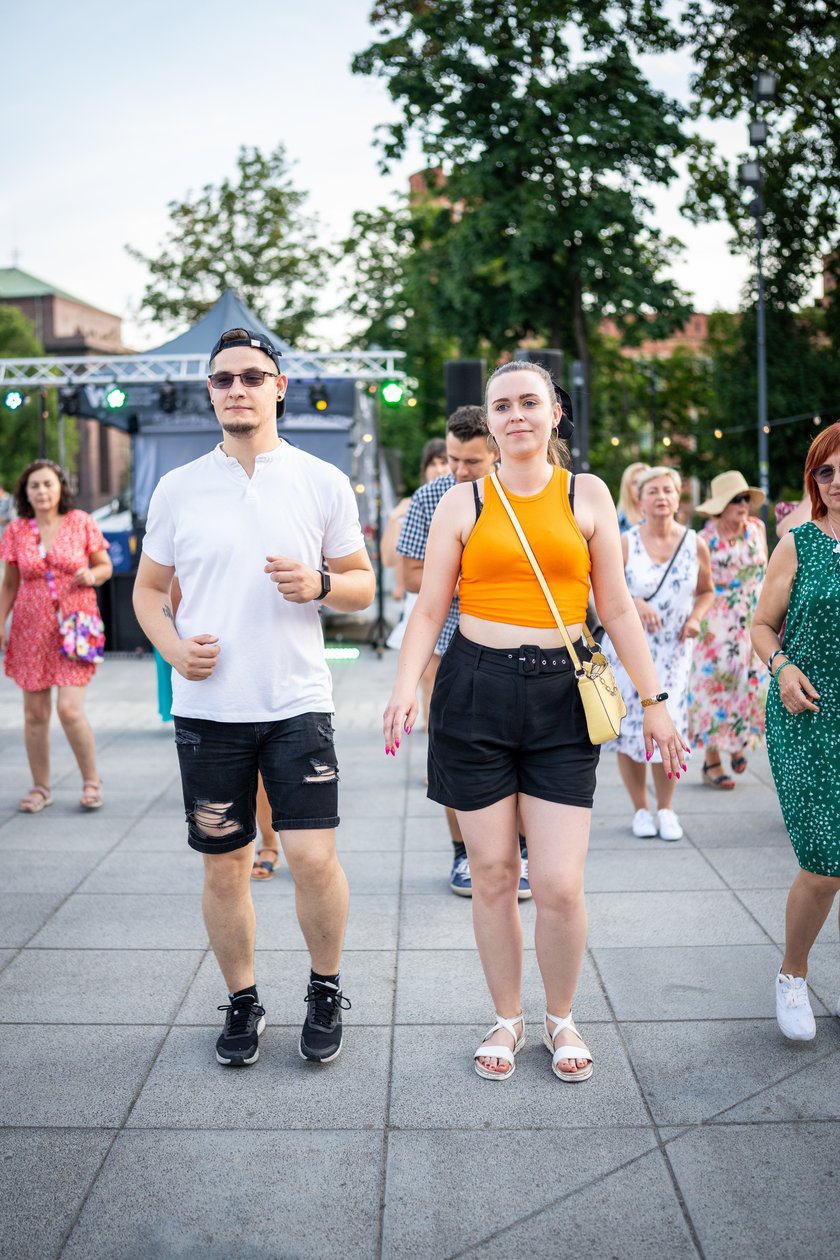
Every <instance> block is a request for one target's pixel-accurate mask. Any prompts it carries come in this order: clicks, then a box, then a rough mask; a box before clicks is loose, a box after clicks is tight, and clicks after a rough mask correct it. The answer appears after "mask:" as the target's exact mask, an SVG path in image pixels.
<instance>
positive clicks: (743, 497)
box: [729, 494, 750, 503]
mask: <svg viewBox="0 0 840 1260" xmlns="http://www.w3.org/2000/svg"><path fill="white" fill-rule="evenodd" d="M749 501H750V495H748V494H736V495H735V498H734V499H730V500H729V502H730V503H749Z"/></svg>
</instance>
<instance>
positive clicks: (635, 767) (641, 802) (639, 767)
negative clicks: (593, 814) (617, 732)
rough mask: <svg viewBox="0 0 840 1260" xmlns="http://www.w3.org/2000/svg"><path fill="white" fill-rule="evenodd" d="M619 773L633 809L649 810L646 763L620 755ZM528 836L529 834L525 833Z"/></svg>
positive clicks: (623, 754) (625, 754)
mask: <svg viewBox="0 0 840 1260" xmlns="http://www.w3.org/2000/svg"><path fill="white" fill-rule="evenodd" d="M617 756H618V772H619V774H620V775H621V782H622V783H623V784H624V786H625V787H626V788H627V793H628V795H629V797H630V800H631V801H632V802H633V809H634V811H635V810H638V809H647V808H648V795H647V765H646V763H645V762H644V761H634V760H633V758H632V757H628V756H627V753H618V754H617ZM525 834H526V835H527V832H526V833H525Z"/></svg>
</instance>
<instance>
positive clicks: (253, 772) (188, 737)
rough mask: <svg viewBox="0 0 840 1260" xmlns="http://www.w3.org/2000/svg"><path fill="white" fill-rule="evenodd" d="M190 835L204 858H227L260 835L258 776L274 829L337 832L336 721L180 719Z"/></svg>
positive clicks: (310, 717)
mask: <svg viewBox="0 0 840 1260" xmlns="http://www.w3.org/2000/svg"><path fill="white" fill-rule="evenodd" d="M175 745H176V747H177V749H178V761H179V763H180V767H181V787H182V789H183V792H184V810H185V811H186V816H187V824H188V835H187V841H188V843H189V845H190V847H191V848H193V849H197V850H198V852H199V853H230V852H232V851H233V850H234V849H241V848H244V846H245V845H246V844H250V843H251V841H252V840H253V839H254V837H255V836H256V834H257V820H256V807H257V772H258V771H259V773H260V774H261V775H262V780H263V783H264V784H265V790H266V793H267V795H268V800H269V803H270V805H271V821H272V826H273V827H274V830H275V831H301V830H305V829H309V830H313V829H316V828H327V827H337V826H338V822H339V818H338V762H337V761H336V755H335V745H334V742H333V726H332V715H331V714H329V713H301V714H299V715H298V716H297V717H291V718H283V719H281V720H280V721H278V722H211V721H208V720H207V719H205V718H186V717H176V718H175Z"/></svg>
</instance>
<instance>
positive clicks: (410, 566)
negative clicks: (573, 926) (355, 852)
mask: <svg viewBox="0 0 840 1260" xmlns="http://www.w3.org/2000/svg"><path fill="white" fill-rule="evenodd" d="M446 458H447V459H448V460H449V467H450V469H451V471H450V472H448V473H446V474H445V475H444V476H443V477H437V478H435V480H434V481H430V482H428V483H427V484H426V485H424V486H421V487H420V489H419V490H417V491H415V493H414V494H413V496H412V499H411V504H410V506H409V509H408V512H407V514H406V518H405V520H404V521H403V526H402V529H401V530H400V537H399V542H398V543H397V551H398V552H399V553H400V555H401V556H403V557H404V561H405V563H404V565H403V579H404V583H405V589H406V590H407V591H419V590H420V583H421V581H422V578H423V562H424V560H425V558H426V543H427V541H428V538H429V528H430V526H431V524H432V517H433V516H434V514H435V508H436V507H437V505H438V504H439V503H440V501H441V499H442V498H443V496H444V495H445V494H446V492H447V490H450V489H451V488H452V486H454V485H456V484H458V483H460V482H463V481H478V480H479V479H480V478H482V477H488V476H489V475H490V473H491V472H492V471H493V465H494V463H495V460H496V456H495V453H494V451H493V450H491V448H490V445H489V443H488V437H487V425H486V424H485V422H484V412H483V410H482V409H481V407H471V406H468V407H458V409H457V410H456V411H453V413H452V415H451V416H450V417H449V421H448V423H447V426H446ZM460 611H461V610H460V605H459V603H458V592H457V590H456V592H455V594H454V595H453V596H452V603H451V604H450V606H449V612H448V614H447V617H446V621H445V622H444V625H443V629H442V630H441V632H440V638H439V639H438V641H437V643H436V644H435V652H434V656H433V657H432V663H433V666H434V670H433V672H434V673H436V672H437V667H438V665H439V664H440V658H441V657H442V656H443V654H444V652H445V651H446V649H447V648H448V647H449V644H450V641H451V639H452V636H453V634H454V633H455V631H456V630H457V629H458V620H459V617H460ZM444 808H445V809H446V821H447V822H448V824H449V833H450V835H451V836H452V844H453V847H454V849H455V856H454V859H453V863H452V872H451V874H450V878H449V887H450V888H451V889H452V891H453V892H454V893H457V895H458V896H459V897H471V896H472V878H471V876H470V865H469V861H468V860H467V850H466V848H465V846H464V840H463V837H462V836H461V828H460V827H459V826H458V819H457V817H456V815H455V811H454V809H449V808H448V807H447V806H444ZM523 843H524V841H522V839H521V838H520V848H522V845H523ZM519 895H520V897H521V898H522V897H530V895H531V890H530V887H529V885H528V876H527V857H526V858H523V864H522V878H521V879H520V881H519Z"/></svg>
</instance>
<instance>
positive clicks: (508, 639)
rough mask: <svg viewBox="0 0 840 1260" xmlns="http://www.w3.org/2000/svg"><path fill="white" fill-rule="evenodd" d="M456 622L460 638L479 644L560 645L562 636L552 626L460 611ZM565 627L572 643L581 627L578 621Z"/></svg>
mask: <svg viewBox="0 0 840 1260" xmlns="http://www.w3.org/2000/svg"><path fill="white" fill-rule="evenodd" d="M459 624H460V630H461V634H462V635H463V636H464V638H465V639H469V640H470V641H471V642H472V643H480V644H481V646H482V647H491V648H507V647H519V646H520V645H521V644H523V643H528V644H533V645H534V646H535V647H543V648H556V647H563V636H562V635H561V633H560V631H559V630H558V629H556V627H555V628H554V629H552V628H550V627H547V626H514V625H511V624H510V623H509V622H507V621H485V620H484V618H483V617H473V616H471V615H470V614H469V613H463V612H462V613H461V620H460V623H459ZM566 629H567V631H568V633H569V638H570V639H571V640H572V643H576V642H577V640H578V639H579V638H580V636H581V633H582V630H583V627H582V625H581V624H580V622H577V623H576V624H575V625H571V626H566Z"/></svg>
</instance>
